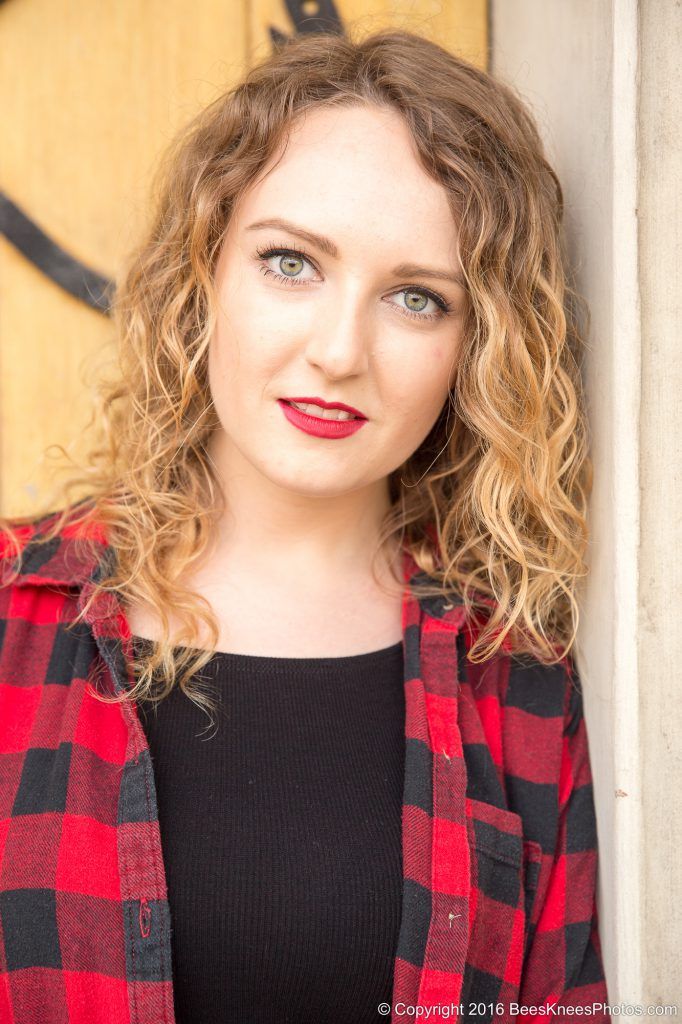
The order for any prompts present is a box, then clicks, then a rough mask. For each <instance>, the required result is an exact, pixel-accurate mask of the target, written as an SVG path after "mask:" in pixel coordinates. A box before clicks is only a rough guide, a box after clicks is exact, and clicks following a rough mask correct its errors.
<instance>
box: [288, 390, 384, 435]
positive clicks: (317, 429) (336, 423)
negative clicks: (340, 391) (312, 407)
mask: <svg viewBox="0 0 682 1024" xmlns="http://www.w3.org/2000/svg"><path fill="white" fill-rule="evenodd" d="M290 401H293V402H303V401H310V402H312V401H313V399H312V398H311V399H303V398H293V399H289V398H278V399H277V404H278V405H279V407H280V409H281V410H282V412H283V413H284V415H285V416H286V418H287V419H288V420H289V423H291V424H292V426H294V427H298V429H299V430H302V431H303V432H304V433H305V434H312V436H313V437H326V438H331V439H335V438H341V437H349V436H350V435H351V434H354V433H355V432H356V431H357V430H359V429H360V427H362V426H364V425H365V423H367V420H366V419H365V418H363V419H357V420H325V419H322V417H320V416H310V415H309V413H307V412H302V411H301V410H300V409H295V408H294V407H293V405H289V402H290ZM315 404H316V405H321V404H322V403H321V402H320V401H319V399H317V400H316V401H315ZM324 408H326V409H345V410H346V411H347V412H353V411H354V410H353V409H351V408H349V407H348V406H347V405H340V404H338V405H328V404H325V406H324Z"/></svg>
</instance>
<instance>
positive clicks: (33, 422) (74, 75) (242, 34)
mask: <svg viewBox="0 0 682 1024" xmlns="http://www.w3.org/2000/svg"><path fill="white" fill-rule="evenodd" d="M304 2H306V3H308V4H310V3H312V4H313V5H314V2H315V0H304ZM337 6H338V9H339V11H340V13H341V15H342V18H343V21H344V24H345V25H346V26H347V27H351V28H352V31H353V32H354V33H359V34H360V35H365V34H368V33H369V32H372V31H376V30H378V29H380V28H384V27H387V26H394V27H401V28H408V29H410V30H411V31H417V32H420V33H421V34H424V35H427V36H429V37H430V38H433V39H435V40H437V41H438V42H441V43H442V44H443V45H446V46H448V47H449V48H450V49H452V50H453V51H455V52H457V53H460V54H462V55H463V56H465V57H467V58H468V59H469V60H472V61H474V62H475V63H477V64H478V65H479V66H481V67H484V66H485V65H486V54H487V46H488V39H487V4H486V0H449V2H440V3H437V2H435V0H419V2H417V0H411V2H408V0H396V2H391V3H388V2H385V0H384V2H375V0H372V2H371V3H370V4H369V13H368V6H367V5H366V4H364V3H362V2H361V0H341V2H339V3H338V5H337ZM308 10H312V8H310V7H309V8H308ZM269 25H273V26H275V27H277V28H279V29H280V30H281V31H283V32H285V33H287V34H289V35H291V34H293V31H294V29H293V25H292V24H291V22H290V20H289V16H288V14H287V12H286V7H285V5H284V3H282V2H281V0H196V2H193V3H189V2H188V0H145V2H144V3H140V2H139V0H117V2H116V3H114V4H109V3H105V2H104V0H92V2H90V3H82V2H80V0H16V2H15V0H12V2H8V3H5V4H2V5H0V38H1V39H2V45H1V46H0V95H1V96H2V97H3V116H2V122H1V128H2V136H1V141H0V154H1V155H0V188H2V189H3V190H4V191H5V192H6V193H7V194H8V195H9V196H10V197H11V198H12V199H13V200H14V201H15V202H17V203H18V204H19V205H20V206H21V207H22V208H23V209H25V210H26V212H27V213H28V214H29V215H30V216H31V217H32V218H33V219H34V220H35V221H36V222H37V223H38V224H39V225H40V226H41V227H42V228H43V229H44V230H45V231H47V233H48V234H49V235H51V236H52V237H53V238H54V239H55V241H57V242H58V243H59V244H60V245H62V246H63V247H64V248H65V249H67V250H68V251H69V252H70V253H72V254H73V255H74V256H76V257H77V258H79V259H80V260H82V261H83V262H84V263H86V264H87V265H88V266H90V267H92V268H93V269H96V270H98V271H100V272H102V273H104V274H106V275H108V276H110V277H113V276H114V275H115V273H116V269H117V267H118V265H119V263H120V260H121V259H122V257H123V255H124V254H125V252H126V251H127V250H128V248H129V246H130V245H131V244H132V243H133V241H134V239H135V238H136V236H137V234H138V232H139V229H140V225H141V224H143V223H144V221H145V219H146V217H147V202H148V188H149V180H150V176H151V172H152V170H153V168H154V167H155V165H156V161H157V160H158V157H159V154H160V153H161V151H162V150H163V149H164V148H165V146H166V144H167V143H168V142H169V141H170V139H171V138H172V136H173V135H174V133H175V131H176V130H177V129H178V128H179V127H180V125H182V124H183V123H185V122H186V121H187V120H188V119H189V118H190V117H191V116H192V115H193V114H194V113H196V112H197V111H198V110H199V109H200V108H201V107H203V106H205V105H206V104H207V103H209V102H210V101H211V100H212V99H214V98H215V97H216V96H217V95H219V94H220V93H221V92H222V91H223V90H224V89H225V88H227V87H228V86H229V85H230V84H232V82H234V81H235V80H236V79H238V78H239V77H240V76H241V74H242V73H243V70H244V68H245V66H246V63H247V62H249V63H252V62H254V61H256V60H258V59H259V57H262V56H264V55H265V54H266V53H267V52H269V49H270V39H269V34H268V26H269ZM113 356H114V339H113V331H112V328H111V324H110V322H109V321H108V320H107V318H106V317H103V316H102V315H100V314H98V313H96V312H94V311H92V310H90V309H88V308H87V307H86V306H85V305H84V304H82V303H80V302H78V301H77V300H75V299H72V298H71V297H69V296H68V295H66V294H65V293H63V292H62V291H61V290H60V289H59V288H58V287H57V286H56V285H54V284H52V283H51V282H50V281H49V280H48V279H47V278H45V277H44V276H43V275H42V274H41V273H40V272H39V271H37V270H35V269H34V268H33V266H32V265H31V264H30V263H29V262H28V261H27V260H25V259H24V258H23V257H22V256H20V255H19V254H18V253H17V252H16V251H15V250H14V249H13V248H12V247H11V246H10V245H9V243H8V242H6V241H5V240H4V239H3V238H2V237H0V512H2V513H3V514H9V515H14V514H21V513H24V512H31V511H33V509H34V508H36V507H38V505H39V504H40V502H42V499H43V497H44V495H45V494H46V493H49V489H48V488H47V480H48V469H49V459H48V460H47V461H46V460H45V457H44V452H45V450H46V449H47V448H48V446H51V445H58V444H59V445H63V446H64V447H66V448H67V450H70V451H73V452H74V454H78V452H79V451H80V450H82V444H83V436H84V430H85V426H86V424H87V421H88V419H89V416H90V412H91V398H90V387H91V386H92V382H93V381H94V380H95V379H96V376H97V374H98V373H99V372H101V371H100V367H101V366H102V364H103V360H105V359H108V360H109V361H110V365H111V366H112V369H111V370H110V371H109V372H114V371H113V363H111V360H112V358H113Z"/></svg>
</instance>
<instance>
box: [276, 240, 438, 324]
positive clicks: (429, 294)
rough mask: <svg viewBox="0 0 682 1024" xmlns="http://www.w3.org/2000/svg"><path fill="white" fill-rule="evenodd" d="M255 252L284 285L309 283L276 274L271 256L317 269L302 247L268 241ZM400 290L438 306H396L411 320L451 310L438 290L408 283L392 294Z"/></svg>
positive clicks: (433, 318) (431, 317)
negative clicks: (429, 310)
mask: <svg viewBox="0 0 682 1024" xmlns="http://www.w3.org/2000/svg"><path fill="white" fill-rule="evenodd" d="M256 252H257V254H258V262H259V263H260V267H259V270H260V271H261V272H262V273H263V274H265V276H266V277H270V276H271V277H273V278H275V280H277V281H280V282H281V283H283V284H286V285H306V284H310V281H307V280H305V279H302V278H296V277H287V276H286V275H285V274H278V273H277V271H275V270H273V269H272V268H271V267H268V266H266V262H267V260H269V259H272V257H273V256H294V257H295V258H297V259H301V260H305V261H306V262H307V263H310V265H311V266H312V267H314V268H315V269H316V270H317V267H316V266H315V261H314V260H313V258H312V257H311V256H310V255H309V254H308V253H307V252H305V250H303V249H292V248H291V247H290V246H284V245H276V244H275V243H270V244H269V245H267V246H259V247H257V249H256ZM400 292H404V293H408V294H416V295H423V296H425V297H426V298H428V299H431V300H432V301H433V302H435V304H436V305H437V306H438V312H437V313H418V312H415V311H414V310H411V309H405V308H403V307H401V306H399V307H398V310H399V312H400V313H402V314H403V316H409V317H411V318H412V319H413V320H441V319H442V318H443V317H444V316H448V315H449V314H451V313H452V312H453V307H452V306H451V305H450V303H449V302H448V301H447V300H446V299H444V298H443V296H442V295H439V294H438V292H434V291H432V290H431V289H430V288H426V287H424V285H416V284H415V285H408V286H406V287H404V288H398V289H396V291H395V292H392V294H393V295H395V294H399V293H400Z"/></svg>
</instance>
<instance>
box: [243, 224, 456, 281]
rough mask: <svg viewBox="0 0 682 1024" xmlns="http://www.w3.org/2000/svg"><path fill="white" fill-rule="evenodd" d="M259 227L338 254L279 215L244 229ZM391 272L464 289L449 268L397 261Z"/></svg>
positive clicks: (331, 245) (330, 245)
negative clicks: (275, 229)
mask: <svg viewBox="0 0 682 1024" xmlns="http://www.w3.org/2000/svg"><path fill="white" fill-rule="evenodd" d="M260 228H279V229H280V230H281V231H289V232H290V233H291V234H292V235H298V237H299V238H304V239H305V240H306V241H307V242H310V244H311V245H315V246H317V248H318V249H320V250H321V251H322V252H323V253H325V255H326V256H330V257H332V259H336V258H337V257H338V255H339V250H338V247H337V246H336V245H335V244H334V242H332V240H331V239H330V238H326V237H325V236H324V235H318V234H316V233H315V232H314V231H308V230H307V229H306V228H302V227H299V226H298V225H297V224H292V223H291V221H288V220H282V219H281V218H279V217H273V218H270V219H268V220H257V221H256V222H255V223H254V224H249V226H248V227H247V229H246V230H247V231H258V230H259V229H260ZM393 273H394V274H395V276H396V277H432V278H435V279H436V280H438V281H449V282H450V283H451V284H458V285H459V286H460V288H465V289H466V284H465V282H464V279H463V278H462V276H461V275H460V274H457V273H453V272H452V271H450V270H436V269H435V268H434V267H422V266H421V265H419V264H417V263H399V264H398V266H397V267H394V268H393Z"/></svg>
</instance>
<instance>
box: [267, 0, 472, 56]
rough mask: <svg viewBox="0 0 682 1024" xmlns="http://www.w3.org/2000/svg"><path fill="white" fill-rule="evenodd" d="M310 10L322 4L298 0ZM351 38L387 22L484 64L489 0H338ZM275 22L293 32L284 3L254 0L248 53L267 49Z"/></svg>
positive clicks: (309, 13) (364, 34) (287, 32)
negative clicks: (270, 32) (270, 29)
mask: <svg viewBox="0 0 682 1024" xmlns="http://www.w3.org/2000/svg"><path fill="white" fill-rule="evenodd" d="M300 3H301V7H302V9H303V10H304V12H305V13H306V14H308V15H314V14H315V13H316V12H317V10H318V9H319V8H318V6H317V0H300ZM335 6H336V9H337V11H338V12H339V14H340V15H341V19H342V21H343V24H344V28H345V30H346V32H347V33H348V34H350V35H351V36H352V38H354V39H355V38H364V37H365V36H368V35H370V34H371V33H372V32H378V31H380V30H382V29H386V28H400V29H405V30H406V31H410V32H417V33H419V35H423V36H426V37H427V38H429V39H432V40H433V41H434V42H437V43H440V44H441V46H445V47H447V49H449V50H452V52H453V53H457V54H458V55H459V56H461V57H464V58H465V59H466V60H470V61H471V62H472V63H474V64H477V65H478V66H479V67H481V68H487V67H488V3H487V0H335ZM269 25H272V26H273V27H274V28H277V29H279V31H280V32H283V33H284V34H285V35H289V36H290V35H293V34H294V25H293V23H292V21H291V19H290V17H289V14H288V12H287V9H286V5H285V4H283V3H281V2H280V0H251V2H250V4H249V26H250V32H249V51H248V53H249V58H250V60H251V61H252V62H253V61H256V60H258V59H259V57H262V56H264V55H265V54H267V53H268V51H269V48H270V37H269V34H268V26H269Z"/></svg>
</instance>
